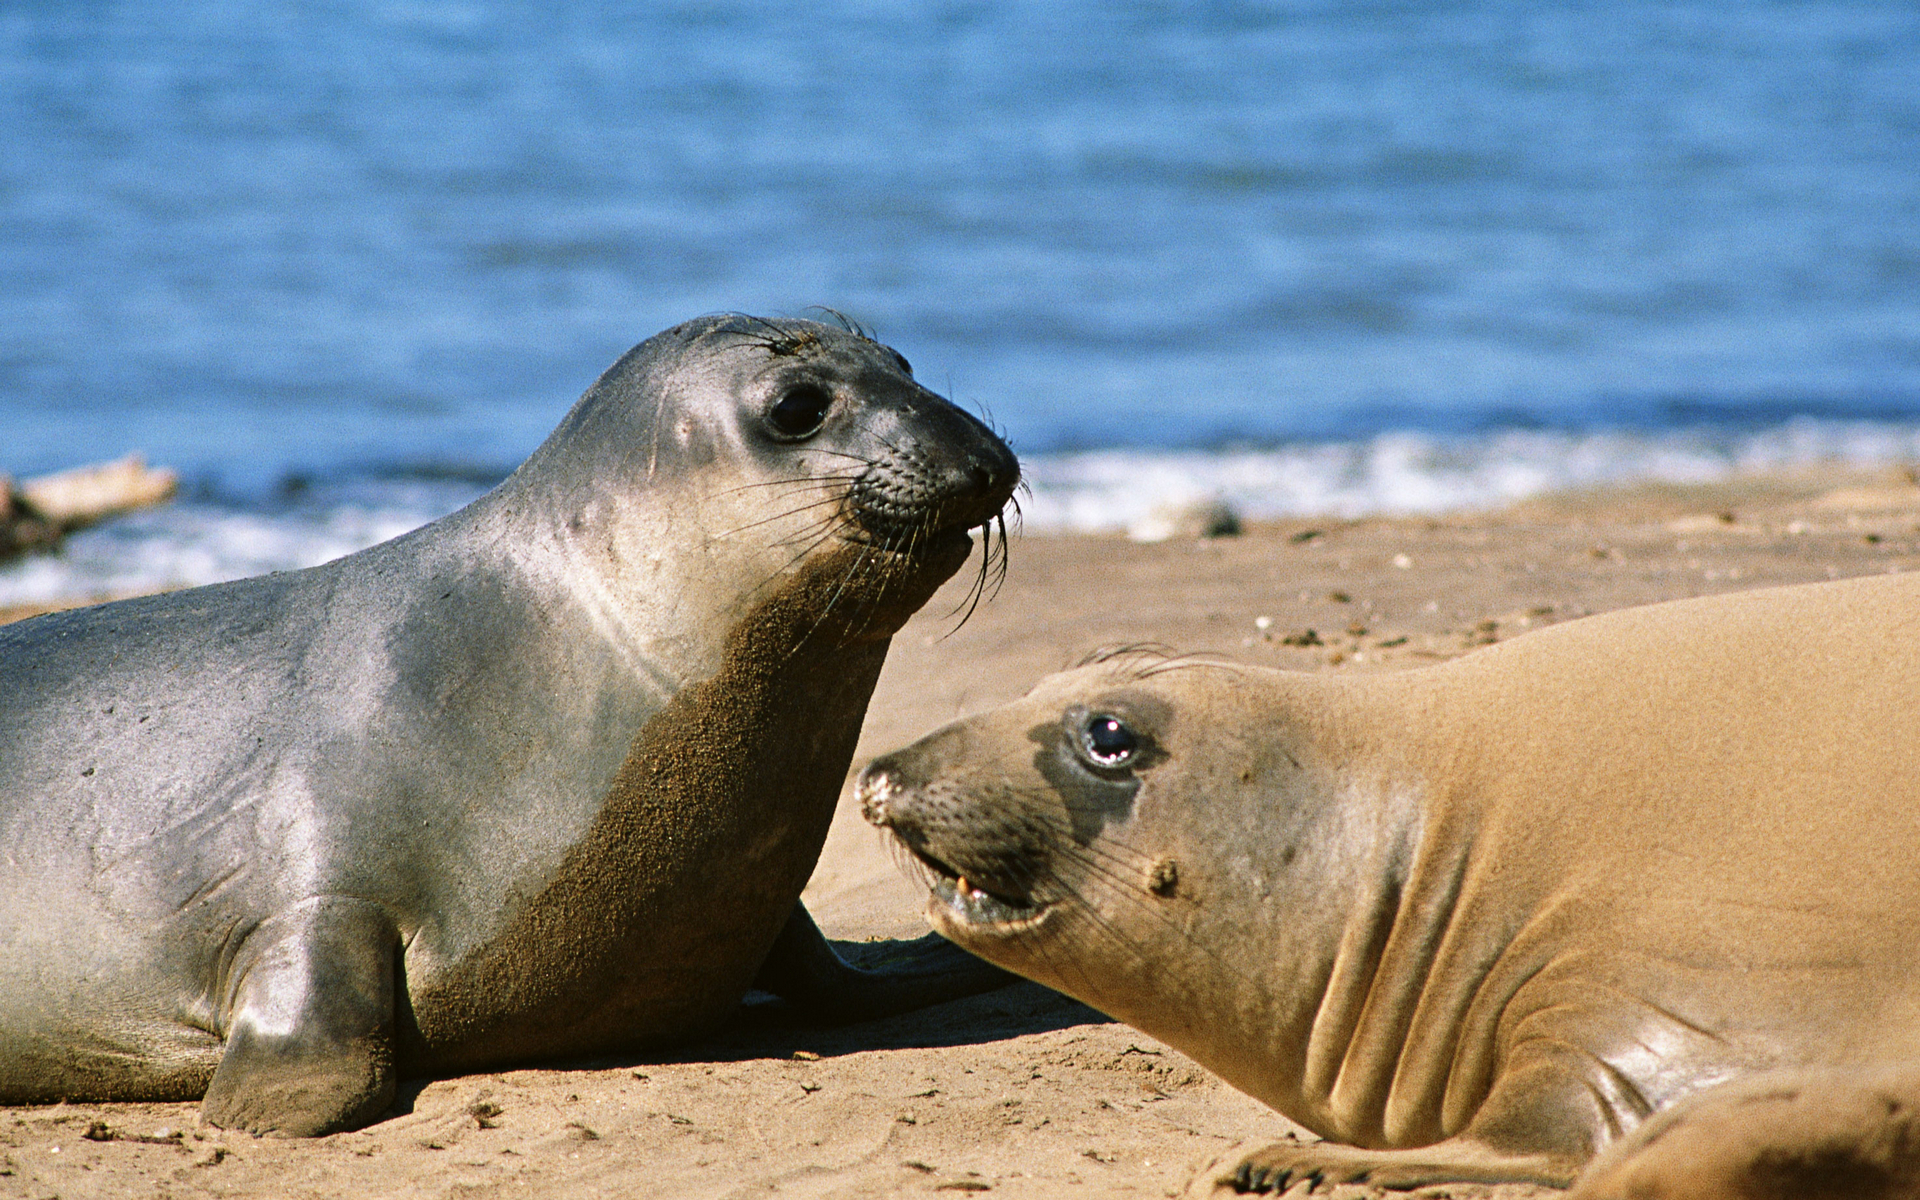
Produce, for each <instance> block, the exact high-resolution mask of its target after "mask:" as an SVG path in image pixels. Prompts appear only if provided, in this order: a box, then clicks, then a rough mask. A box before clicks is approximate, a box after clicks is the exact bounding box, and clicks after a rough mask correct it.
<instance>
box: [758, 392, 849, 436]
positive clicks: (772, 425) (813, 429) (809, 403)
mask: <svg viewBox="0 0 1920 1200" xmlns="http://www.w3.org/2000/svg"><path fill="white" fill-rule="evenodd" d="M832 408H833V394H832V393H831V392H829V391H827V389H825V388H823V387H821V386H820V385H819V384H817V383H796V384H794V385H793V386H792V387H789V388H787V389H786V390H785V391H783V392H781V393H780V395H779V396H778V397H777V398H775V400H774V402H773V403H772V404H770V405H768V406H767V414H766V417H767V428H768V429H769V430H771V431H772V433H773V435H774V436H775V437H776V438H779V439H780V440H781V441H785V442H798V441H804V440H806V439H807V438H810V437H812V436H813V435H814V434H816V433H819V432H820V427H821V426H822V425H825V424H826V421H827V413H828V411H829V410H831V409H832Z"/></svg>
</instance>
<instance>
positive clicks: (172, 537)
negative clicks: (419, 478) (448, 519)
mask: <svg viewBox="0 0 1920 1200" xmlns="http://www.w3.org/2000/svg"><path fill="white" fill-rule="evenodd" d="M478 492H479V489H477V488H474V487H471V486H466V485H460V484H438V483H433V484H423V483H418V482H414V481H404V482H390V483H378V484H377V483H370V482H366V481H362V482H359V483H356V484H355V485H353V486H352V487H350V488H344V489H330V490H329V491H327V492H326V493H324V494H320V495H316V496H313V497H311V498H308V499H306V500H304V501H302V502H301V503H299V504H297V505H292V506H286V507H277V508H275V509H259V508H242V507H236V506H232V505H222V504H218V503H213V502H208V501H204V500H184V501H180V502H178V503H175V504H171V505H168V506H166V507H164V508H156V509H150V510H148V511H146V512H141V513H136V514H134V515H132V516H129V517H124V518H122V519H120V520H117V521H112V522H109V523H108V524H105V525H102V526H100V527H98V528H95V529H89V530H87V531H85V532H83V533H79V534H76V535H75V536H73V537H71V538H69V539H68V540H67V542H66V545H65V546H63V547H62V548H61V550H60V552H59V553H57V554H44V555H35V556H32V557H29V558H25V559H22V560H20V561H17V562H14V563H12V564H9V565H8V566H7V567H5V568H4V569H0V604H38V603H46V602H51V601H58V600H62V599H68V598H72V597H76V596H108V595H120V594H126V593H132V592H149V591H155V590H158V589H161V588H173V587H193V586H198V585H200V584H206V583H221V582H224V581H226V580H229V579H241V578H244V577H246V576H249V575H264V574H266V573H268V572H270V571H291V570H298V569H299V568H302V567H311V566H317V565H318V564H320V563H323V562H328V561H330V560H332V559H336V558H339V557H340V556H341V555H344V554H351V553H353V552H354V551H355V550H359V549H362V548H363V547H366V546H371V545H373V544H374V543H376V542H383V541H386V540H387V539H388V538H393V537H398V536H400V535H401V534H403V533H405V532H407V531H408V530H410V529H415V528H418V527H419V526H421V525H424V524H425V523H426V522H428V521H431V520H433V519H434V518H436V517H439V516H442V515H444V514H446V513H449V512H451V511H453V510H454V509H456V508H458V507H459V506H460V505H462V504H464V503H466V502H467V501H468V500H470V499H472V498H473V497H474V496H475V495H477V494H478Z"/></svg>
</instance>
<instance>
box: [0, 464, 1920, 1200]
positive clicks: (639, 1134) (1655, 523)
mask: <svg viewBox="0 0 1920 1200" xmlns="http://www.w3.org/2000/svg"><path fill="white" fill-rule="evenodd" d="M1013 550H1014V554H1013V563H1012V570H1011V572H1010V573H1009V575H1008V577H1007V580H1006V584H1005V586H1004V587H1003V588H1002V589H1001V590H1000V593H999V595H998V596H997V597H996V598H995V599H994V600H993V601H992V602H991V603H989V604H986V605H983V606H982V607H981V608H980V609H979V611H977V612H976V613H975V614H974V615H973V617H972V619H971V620H969V621H968V622H967V623H966V624H965V625H964V626H961V627H960V628H958V629H955V628H954V626H955V623H956V620H957V617H956V616H953V615H949V612H948V610H949V609H951V608H952V607H954V605H955V604H956V603H958V602H959V600H960V599H961V598H962V597H963V595H964V591H965V586H964V585H965V583H966V581H965V580H964V579H963V580H959V581H956V582H955V583H954V584H952V585H949V588H948V590H947V592H946V593H945V594H943V596H942V597H940V598H937V599H936V600H935V602H934V603H933V604H931V605H929V607H928V609H927V610H926V611H925V612H924V613H922V614H921V616H920V617H918V618H917V619H916V620H915V621H914V622H913V623H912V624H911V625H909V626H908V628H907V629H906V630H905V631H904V632H903V633H902V634H901V635H900V637H899V638H898V639H896V642H895V649H894V652H893V655H892V657H891V659H890V660H889V662H888V665H887V668H886V672H885V674H884V675H883V676H882V678H881V682H880V687H879V691H878V693H877V694H876V696H875V698H874V703H873V706H872V710H871V712H870V714H869V717H868V721H867V727H866V730H865V732H864V734H863V736H862V739H861V746H860V753H859V759H858V762H857V763H856V765H858V763H859V762H864V761H865V760H866V759H867V758H870V757H871V756H873V755H875V754H878V753H880V752H883V751H885V750H888V749H892V748H894V747H896V746H899V745H901V744H903V743H905V742H907V741H910V740H912V739H913V738H915V737H918V736H919V735H920V734H922V733H924V732H926V731H928V730H929V729H932V728H933V727H935V726H937V725H939V724H941V723H943V722H945V721H947V720H950V719H952V718H953V717H955V716H958V715H961V714H964V713H968V712H971V711H975V710H977V709H980V708H984V707H987V706H990V705H993V704H996V703H999V702H1001V701H1003V700H1006V699H1009V698H1011V697H1013V696H1016V695H1018V694H1020V693H1021V692H1022V691H1024V690H1025V689H1026V687H1027V686H1028V685H1029V684H1030V683H1031V682H1032V681H1033V680H1034V679H1035V678H1037V677H1038V676H1039V675H1041V674H1044V673H1046V672H1048V671H1052V670H1055V669H1058V668H1060V667H1062V666H1065V665H1068V664H1070V663H1072V662H1074V661H1076V660H1077V659H1079V658H1080V657H1082V656H1083V655H1084V654H1085V653H1087V652H1088V651H1090V650H1092V649H1094V648H1096V647H1099V646H1102V645H1113V644H1119V643H1137V642H1156V643H1164V644H1166V645H1168V646H1171V647H1176V648H1179V649H1182V650H1217V651H1223V652H1226V653H1228V654H1232V655H1236V656H1240V657H1243V658H1246V659H1249V660H1251V661H1256V662H1262V663H1270V664H1277V665H1281V666H1286V667H1292V668H1297V669H1300V670H1309V671H1374V670H1397V669H1403V668H1407V667H1415V666H1418V665H1420V664H1422V663H1427V662H1434V661H1438V660H1441V659H1446V658H1451V657H1454V656H1457V655H1459V654H1462V653H1466V652H1468V651H1470V650H1471V649H1473V648H1474V647H1475V646H1478V645H1482V644H1486V643H1488V642H1492V641H1496V640H1503V639H1506V638H1509V637H1513V636H1516V635H1518V634H1521V633H1523V632H1524V631H1525V630H1526V629H1528V628H1531V627H1537V626H1539V625H1542V624H1545V623H1551V622H1557V621H1563V620H1568V619H1572V618H1575V617H1579V616H1583V615H1586V614H1588V613H1594V612H1600V611H1603V610H1606V609H1612V608H1618V607H1623V606H1626V605H1633V604H1644V603H1650V602H1653V601H1658V600H1667V599H1674V598H1679V597H1684V596H1696V595H1704V594H1708V593H1713V592H1723V591H1733V590H1740V589H1746V588H1752V587H1761V586H1766V585H1769V584H1780V583H1796V582H1805V581H1813V580H1821V579H1829V578H1839V577H1843V576H1851V575H1863V574H1875V573H1882V572H1888V571H1910V570H1917V569H1920V486H1916V485H1915V482H1914V479H1913V476H1912V473H1911V472H1900V471H1889V472H1880V473H1873V474H1862V473H1845V474H1842V473H1832V472H1829V473H1808V474H1800V475H1793V476H1777V477H1766V478H1756V479H1749V480H1744V481H1741V482H1737V483H1732V484H1726V485H1716V486H1713V487H1705V488H1697V489H1674V488H1656V489H1644V490H1636V491H1628V492H1611V493H1604V494H1597V495H1580V496H1562V497H1554V498H1551V499H1547V500H1541V501H1536V502H1531V503H1529V504H1526V505H1522V506H1520V507H1516V508H1513V509H1508V510H1505V511H1501V512H1494V513H1476V514H1467V515H1459V516H1452V517H1446V518H1439V519H1432V520H1427V519H1393V520H1388V519H1376V520H1362V521H1336V520H1319V521H1289V522H1285V523H1272V524H1262V525H1256V526H1254V527H1252V528H1251V529H1249V530H1248V531H1247V532H1246V533H1245V534H1244V535H1243V536H1240V537H1234V538H1223V539H1219V540H1215V541H1206V542H1196V541H1177V542H1165V543H1160V544H1155V545H1136V544H1133V543H1129V542H1127V541H1125V540H1123V539H1120V538H1118V537H1038V536H1035V537H1027V538H1024V539H1019V540H1016V542H1015V545H1014V547H1013ZM0 615H15V616H17V615H25V614H22V613H14V614H5V613H0ZM806 899H807V901H808V903H809V905H810V906H811V907H812V909H813V911H814V913H815V914H816V915H817V916H818V917H819V918H820V921H821V924H822V925H823V926H824V927H825V928H826V929H827V931H828V933H829V934H831V935H832V936H834V937H836V938H841V939H846V940H848V941H850V942H855V943H858V942H864V941H867V940H870V939H876V938H889V937H909V936H915V935H918V934H919V933H921V932H923V931H924V929H925V928H926V926H925V924H924V921H923V920H922V918H921V917H920V915H919V911H918V910H919V907H920V904H921V896H920V894H919V892H918V889H917V888H916V886H915V885H914V884H913V883H912V882H911V881H909V880H908V879H907V878H906V877H905V875H904V874H903V873H902V872H901V871H900V870H899V868H898V866H897V864H896V863H895V861H894V859H893V857H892V855H891V854H890V853H889V851H888V849H887V847H886V845H885V844H884V843H883V842H882V841H881V839H880V837H879V835H878V834H877V833H875V832H874V831H872V830H870V829H868V828H866V827H865V826H864V825H863V824H862V823H861V822H860V821H859V819H858V817H857V815H856V814H854V813H853V812H852V811H851V810H850V808H849V807H848V806H847V805H846V804H845V803H844V802H843V805H842V811H841V814H840V818H839V819H838V821H837V822H836V825H835V828H834V831H833V833H832V835H831V837H830V838H829V841H828V843H827V848H826V852H825V855H824V856H823V858H822V860H821V863H820V866H819V869H818V870H817V872H816V873H815V875H814V878H813V882H812V884H811V885H810V886H809V889H808V892H807V896H806ZM1286 1128H1287V1125H1286V1122H1284V1121H1283V1120H1282V1119H1281V1118H1280V1117H1279V1116H1278V1115H1276V1114H1274V1113H1272V1112H1270V1111H1268V1110H1267V1109H1265V1108H1264V1107H1262V1106H1261V1105H1259V1104H1257V1103H1255V1102H1253V1101H1252V1100H1249V1099H1247V1098H1246V1097H1244V1096H1241V1095H1239V1094H1238V1093H1236V1092H1234V1091H1232V1090H1231V1089H1229V1088H1227V1087H1226V1086H1225V1085H1223V1084H1220V1083H1219V1082H1217V1081H1215V1080H1213V1079H1212V1078H1211V1077H1209V1076H1208V1075H1207V1074H1206V1072H1204V1071H1202V1070H1201V1069H1199V1068H1198V1067H1196V1066H1194V1065H1193V1064H1192V1063H1190V1062H1189V1061H1187V1060H1186V1059H1184V1058H1182V1057H1181V1056H1180V1055H1178V1054H1176V1053H1174V1052H1173V1051H1171V1050H1169V1049H1167V1048H1166V1047H1164V1046H1162V1045H1160V1044H1159V1043H1157V1042H1155V1041H1153V1040H1152V1039H1150V1038H1147V1037H1145V1036H1143V1035H1141V1034H1138V1033H1135V1032H1133V1031H1132V1030H1130V1029H1127V1028H1126V1027H1124V1026H1120V1025H1115V1024H1112V1023H1110V1022H1108V1021H1106V1020H1104V1019H1103V1018H1102V1017H1101V1016H1100V1015H1099V1014H1097V1013H1095V1012H1093V1011H1091V1010H1089V1009H1087V1008H1085V1007H1083V1006H1081V1005H1078V1004H1075V1003H1073V1002H1071V1001H1068V1000H1065V999H1063V998H1060V997H1058V996H1056V995H1054V994H1053V993H1050V992H1047V991H1045V990H1043V989H1041V988H1039V987H1036V986H1034V985H1031V984H1023V985H1019V986H1017V987H1014V988H1009V989H1006V990H1004V991H1002V992H999V993H996V994H993V995H989V996H984V997H979V998H976V999H974V1000H970V1001H965V1002H961V1003H956V1004H951V1005H946V1006H943V1007H941V1008H937V1009H933V1010H930V1011H928V1012H925V1013H921V1014H915V1015H912V1016H908V1017H903V1018H896V1019H894V1020H890V1021H884V1022H876V1023H872V1024H866V1025H857V1026H850V1027H846V1028H840V1029H833V1030H819V1029H810V1028H795V1027H792V1026H790V1025H787V1024H785V1023H783V1021H782V1020H781V1019H780V1016H779V1014H778V1013H777V1012H775V1011H770V1010H767V1009H755V1010H751V1011H749V1012H747V1013H745V1014H743V1016H742V1018H741V1020H740V1021H739V1022H738V1024H737V1026H736V1027H735V1028H734V1029H733V1030H732V1031H730V1032H729V1033H727V1034H726V1035H724V1036H722V1037H720V1038H717V1039H715V1040H713V1041H711V1042H706V1043H702V1044H699V1045H695V1046H689V1047H686V1048H684V1049H683V1050H682V1051H681V1052H680V1053H678V1054H676V1055H675V1056H674V1057H673V1059H672V1060H671V1061H661V1060H658V1059H652V1058H649V1059H641V1058H634V1059H622V1060H618V1061H597V1062H592V1063H584V1064H572V1065H568V1066H565V1067H546V1068H540V1069H527V1070H517V1071H508V1072H502V1073H498V1074H489V1075H478V1076H471V1077H466V1078H460V1079H451V1080H440V1081H434V1082H425V1083H414V1084H412V1085H410V1086H408V1087H406V1088H405V1089H404V1090H403V1094H402V1099H401V1102H400V1105H399V1111H398V1112H397V1114H396V1115H393V1116H390V1117H389V1118H387V1119H386V1120H383V1121H381V1122H380V1123H378V1124H376V1125H374V1126H372V1127H371V1128H368V1129H366V1130H362V1131H359V1132H356V1133H349V1134H342V1135H339V1136H335V1137H330V1138H323V1139H319V1140H316V1141H310V1142H294V1141H279V1140H272V1139H265V1140H263V1139H256V1138H253V1137H250V1136H247V1135H244V1134H230V1133H225V1132H222V1131H219V1130H215V1129H211V1128H208V1127H204V1126H201V1125H200V1124H199V1122H198V1106H197V1105H194V1104H139V1105H84V1104H74V1105H60V1106H56V1107H51V1108H19V1109H0V1198H8V1197H31V1198H33V1200H47V1198H50V1197H56V1196H57V1197H63V1198H66V1200H80V1198H83V1197H94V1196H139V1197H159V1196H166V1197H182V1198H184V1197H203V1196H234V1197H329V1198H332V1197H338V1196H405V1197H472V1198H483V1197H484V1198H492V1197H522V1196H525V1197H544V1196H556V1197H558V1196H565V1197H592V1196H620V1197H631V1196H647V1197H736V1196H737V1197H749V1196H835V1197H839V1196H852V1197H873V1196H929V1195H954V1194H965V1193H992V1194H994V1195H997V1196H1007V1197H1058V1196H1075V1197H1109V1196H1112V1197H1120V1196H1156V1197H1157V1196H1176V1195H1180V1194H1181V1193H1182V1192H1183V1191H1184V1190H1185V1189H1186V1187H1187V1185H1188V1183H1189V1180H1190V1179H1191V1178H1192V1177H1193V1175H1194V1172H1195V1171H1196V1170H1197V1169H1198V1168H1200V1167H1202V1166H1203V1165H1204V1164H1206V1163H1207V1162H1208V1161H1209V1160H1211V1159H1213V1158H1214V1157H1215V1156H1217V1155H1219V1154H1220V1153H1221V1152H1222V1151H1224V1150H1225V1149H1226V1148H1227V1147H1228V1146H1229V1145H1231V1144H1233V1143H1234V1142H1236V1141H1239V1140H1242V1139H1248V1138H1267V1139H1270V1138H1273V1137H1276V1136H1278V1135H1279V1134H1280V1133H1281V1132H1282V1131H1283V1130H1285V1129H1286ZM1322 1194H1323V1195H1325V1194H1331V1195H1335V1196H1367V1195H1373V1194H1375V1193H1373V1192H1371V1191H1369V1190H1368V1189H1366V1188H1362V1187H1343V1188H1339V1189H1335V1190H1334V1191H1333V1192H1331V1193H1322ZM1416 1194H1421V1195H1429V1196H1438V1195H1448V1196H1452V1197H1456V1198H1460V1200H1464V1198H1466V1197H1501V1198H1518V1197H1526V1196H1548V1195H1554V1194H1556V1193H1553V1192H1551V1191H1550V1190H1546V1189H1537V1188H1526V1187H1507V1188H1487V1187H1475V1186H1453V1187H1447V1188H1436V1189H1427V1190H1426V1191H1425V1192H1423V1193H1416Z"/></svg>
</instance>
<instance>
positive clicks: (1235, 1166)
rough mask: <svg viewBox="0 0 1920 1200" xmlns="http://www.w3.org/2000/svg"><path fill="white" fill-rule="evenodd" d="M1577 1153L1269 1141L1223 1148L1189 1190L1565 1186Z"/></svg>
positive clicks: (1465, 1144) (1195, 1193)
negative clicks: (1371, 1147) (1224, 1151)
mask: <svg viewBox="0 0 1920 1200" xmlns="http://www.w3.org/2000/svg"><path fill="white" fill-rule="evenodd" d="M1579 1169H1580V1164H1579V1162H1578V1160H1576V1159H1572V1158H1567V1157H1564V1156H1561V1155H1554V1154H1506V1153H1502V1152H1501V1151H1499V1150H1495V1149H1493V1148H1492V1147H1490V1146H1488V1145H1486V1144H1485V1143H1483V1142H1476V1141H1473V1140H1472V1139H1469V1138H1453V1139H1451V1140H1449V1141H1444V1142H1438V1143H1435V1144H1434V1145H1431V1146H1422V1147H1420V1148H1419V1149H1416V1150H1365V1149H1362V1148H1360V1147H1358V1146H1342V1145H1338V1144H1335V1143H1332V1142H1294V1141H1287V1142H1275V1143H1274V1144H1272V1145H1270V1146H1262V1147H1260V1148H1259V1149H1257V1150H1253V1151H1250V1152H1249V1151H1248V1150H1246V1148H1245V1147H1244V1146H1237V1147H1235V1148H1233V1149H1232V1150H1229V1151H1228V1152H1227V1154H1226V1155H1225V1156H1223V1157H1222V1158H1221V1159H1219V1160H1218V1161H1217V1162H1216V1163H1214V1165H1213V1166H1211V1167H1209V1168H1207V1170H1205V1171H1203V1172H1201V1174H1200V1175H1199V1177H1198V1178H1196V1179H1195V1180H1194V1183H1193V1186H1192V1187H1191V1188H1189V1189H1188V1191H1187V1195H1188V1196H1189V1197H1201V1196H1209V1197H1210V1196H1220V1195H1229V1196H1230V1195H1249V1194H1252V1195H1278V1194H1280V1193H1282V1192H1285V1191H1286V1190H1287V1189H1288V1188H1291V1187H1297V1186H1298V1185H1300V1184H1301V1183H1306V1184H1307V1187H1308V1190H1310V1191H1311V1190H1317V1189H1318V1188H1320V1187H1321V1186H1323V1185H1326V1184H1335V1183H1365V1184H1369V1185H1371V1186H1373V1187H1377V1188H1385V1189H1386V1190H1388V1191H1407V1190H1411V1189H1413V1188H1417V1187H1426V1186H1428V1185H1429V1184H1436V1183H1544V1184H1546V1185H1548V1186H1550V1187H1565V1186H1567V1184H1569V1183H1571V1182H1572V1181H1573V1176H1574V1174H1575V1172H1577V1171H1578V1170H1579Z"/></svg>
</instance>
